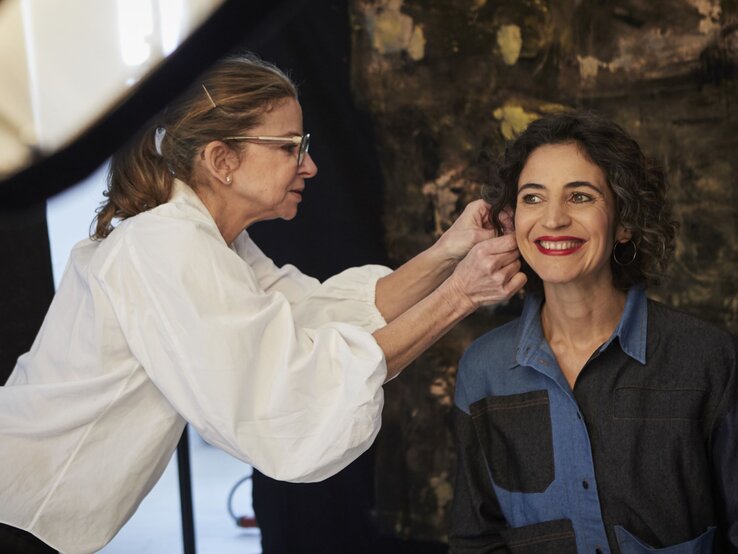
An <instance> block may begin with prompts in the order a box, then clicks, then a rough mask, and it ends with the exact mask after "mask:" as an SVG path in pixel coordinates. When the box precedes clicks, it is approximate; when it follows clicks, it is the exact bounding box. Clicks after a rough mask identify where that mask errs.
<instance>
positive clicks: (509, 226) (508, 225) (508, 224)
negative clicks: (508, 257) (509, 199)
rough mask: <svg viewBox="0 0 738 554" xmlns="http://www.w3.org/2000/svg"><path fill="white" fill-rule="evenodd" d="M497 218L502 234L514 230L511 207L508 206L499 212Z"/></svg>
mask: <svg viewBox="0 0 738 554" xmlns="http://www.w3.org/2000/svg"><path fill="white" fill-rule="evenodd" d="M499 219H500V223H501V224H502V232H503V233H504V234H506V235H510V234H512V233H514V232H515V220H514V217H513V213H512V209H511V208H510V207H509V206H508V207H506V208H505V209H504V210H502V211H501V212H500V215H499Z"/></svg>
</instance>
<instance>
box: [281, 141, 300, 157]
mask: <svg viewBox="0 0 738 554" xmlns="http://www.w3.org/2000/svg"><path fill="white" fill-rule="evenodd" d="M295 148H297V145H296V144H295V143H293V142H290V143H288V144H285V145H284V146H282V150H284V151H285V152H289V153H290V154H292V153H293V152H294V151H295Z"/></svg>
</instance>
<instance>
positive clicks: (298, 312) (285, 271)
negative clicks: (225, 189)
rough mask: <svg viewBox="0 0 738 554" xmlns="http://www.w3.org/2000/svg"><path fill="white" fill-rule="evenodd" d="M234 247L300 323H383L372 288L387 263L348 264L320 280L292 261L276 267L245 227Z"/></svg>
mask: <svg viewBox="0 0 738 554" xmlns="http://www.w3.org/2000/svg"><path fill="white" fill-rule="evenodd" d="M234 248H235V250H236V252H237V253H238V255H239V256H240V257H241V258H243V259H244V260H245V261H246V263H247V264H248V265H249V267H250V268H251V269H252V270H253V272H254V275H255V277H256V279H257V281H258V283H259V286H260V287H261V288H262V289H263V290H264V291H265V292H267V293H271V292H280V293H281V294H283V295H284V296H285V298H286V299H287V300H288V301H289V302H290V304H292V305H293V310H294V314H293V315H294V317H295V319H296V320H297V321H299V322H300V324H302V325H305V326H307V327H315V326H317V325H322V324H326V323H330V322H336V321H342V322H344V323H350V324H352V325H358V326H359V327H361V328H363V329H365V330H367V331H369V332H374V331H376V330H377V329H378V328H380V327H383V326H385V325H386V324H387V322H386V321H385V320H384V318H383V317H382V315H381V314H380V313H379V310H377V307H376V303H375V291H376V285H377V280H378V279H380V278H381V277H384V276H385V275H388V274H389V273H391V272H392V270H391V269H389V268H388V267H384V266H380V265H366V266H363V267H354V268H350V269H347V270H345V271H343V272H341V273H339V274H338V275H335V276H334V277H331V278H330V279H328V280H327V281H325V283H323V284H321V283H320V282H319V281H318V280H317V279H315V278H313V277H308V276H307V275H305V274H303V273H301V272H300V270H298V269H297V268H296V267H295V266H293V265H289V264H286V265H283V266H282V267H277V266H276V265H275V264H274V262H273V261H272V260H271V259H270V258H268V257H267V256H266V255H265V254H264V253H263V252H262V251H261V249H259V247H258V246H257V245H256V244H255V243H254V241H252V240H251V238H249V235H248V233H247V232H246V231H244V232H243V233H241V235H239V237H238V238H237V239H236V241H235V242H234Z"/></svg>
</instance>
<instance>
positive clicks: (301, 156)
mask: <svg viewBox="0 0 738 554" xmlns="http://www.w3.org/2000/svg"><path fill="white" fill-rule="evenodd" d="M309 148H310V133H305V134H304V135H303V137H302V140H301V141H300V149H299V150H298V151H297V165H298V166H299V165H302V162H303V161H305V154H307V152H308V149H309Z"/></svg>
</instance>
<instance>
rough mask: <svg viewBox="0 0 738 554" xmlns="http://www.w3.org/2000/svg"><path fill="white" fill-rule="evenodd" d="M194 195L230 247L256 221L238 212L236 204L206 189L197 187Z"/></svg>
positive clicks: (240, 211)
mask: <svg viewBox="0 0 738 554" xmlns="http://www.w3.org/2000/svg"><path fill="white" fill-rule="evenodd" d="M194 190H195V193H196V194H197V196H198V197H199V198H200V201H201V202H202V203H203V204H204V205H205V207H206V208H207V210H208V212H210V216H211V217H212V218H213V221H215V224H216V225H217V226H218V230H219V231H220V234H221V235H222V236H223V240H225V242H226V244H228V245H230V244H231V243H232V242H233V241H234V240H236V237H238V235H240V234H241V233H242V232H243V230H244V229H246V228H247V227H248V226H249V225H251V224H252V223H255V222H256V221H258V219H257V218H251V219H250V218H248V217H244V214H243V211H242V210H239V205H238V204H237V203H236V202H231V201H229V199H228V198H227V197H225V196H224V195H219V194H215V193H214V192H213V191H212V190H210V189H209V188H208V187H205V186H200V187H197V188H196V189H194Z"/></svg>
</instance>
